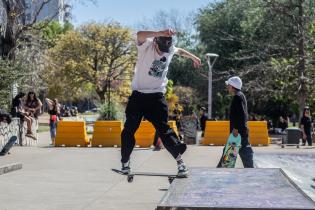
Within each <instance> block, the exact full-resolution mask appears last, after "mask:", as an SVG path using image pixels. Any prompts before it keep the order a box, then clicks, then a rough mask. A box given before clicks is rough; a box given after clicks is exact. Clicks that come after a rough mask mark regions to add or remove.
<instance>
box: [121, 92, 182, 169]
mask: <svg viewBox="0 0 315 210" xmlns="http://www.w3.org/2000/svg"><path fill="white" fill-rule="evenodd" d="M143 117H145V118H146V119H147V120H148V121H150V122H151V123H152V124H153V126H154V127H155V129H156V131H157V132H158V135H159V136H160V138H161V140H162V142H163V145H164V147H165V148H166V149H167V150H168V151H169V152H170V153H171V154H172V156H173V157H174V158H177V157H178V155H179V154H183V153H184V152H185V150H186V148H187V147H186V144H183V143H181V142H180V141H179V139H178V136H177V135H176V133H175V132H174V130H173V129H171V128H170V126H169V125H168V124H167V123H168V107H167V103H166V101H165V98H164V95H163V93H140V92H138V91H133V92H132V94H131V96H130V97H129V101H128V104H127V107H126V122H125V125H124V129H123V131H122V133H121V162H122V163H126V162H128V160H129V158H130V155H131V153H132V150H133V148H134V146H135V142H136V141H135V137H134V134H135V132H136V131H137V129H138V127H139V125H140V123H141V120H142V118H143Z"/></svg>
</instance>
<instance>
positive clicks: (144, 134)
mask: <svg viewBox="0 0 315 210" xmlns="http://www.w3.org/2000/svg"><path fill="white" fill-rule="evenodd" d="M154 135H155V128H154V126H153V125H152V124H151V123H150V122H149V121H141V123H140V126H139V128H138V130H137V132H136V133H135V139H136V145H138V146H140V147H150V146H151V145H152V144H153V140H154Z"/></svg>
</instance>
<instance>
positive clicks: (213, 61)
mask: <svg viewBox="0 0 315 210" xmlns="http://www.w3.org/2000/svg"><path fill="white" fill-rule="evenodd" d="M218 57H219V55H217V54H215V53H207V54H206V59H207V63H208V66H209V83H208V119H212V67H213V65H214V63H215V61H216V60H217V58H218ZM211 58H213V60H212V61H211Z"/></svg>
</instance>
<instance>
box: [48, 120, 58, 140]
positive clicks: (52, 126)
mask: <svg viewBox="0 0 315 210" xmlns="http://www.w3.org/2000/svg"><path fill="white" fill-rule="evenodd" d="M49 128H50V137H51V138H52V139H54V138H56V128H57V122H52V121H51V122H49Z"/></svg>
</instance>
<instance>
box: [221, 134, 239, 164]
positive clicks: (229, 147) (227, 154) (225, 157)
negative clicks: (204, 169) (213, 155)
mask: <svg viewBox="0 0 315 210" xmlns="http://www.w3.org/2000/svg"><path fill="white" fill-rule="evenodd" d="M240 147H241V136H240V135H238V136H237V137H234V136H233V134H232V133H231V134H230V136H229V138H228V140H227V142H226V145H225V147H224V150H223V154H222V157H221V159H220V162H219V164H218V167H222V168H234V167H235V163H236V158H237V155H238V150H239V149H240Z"/></svg>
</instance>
